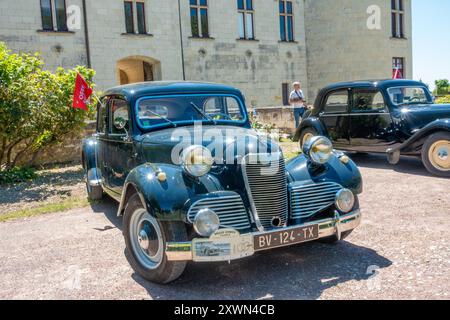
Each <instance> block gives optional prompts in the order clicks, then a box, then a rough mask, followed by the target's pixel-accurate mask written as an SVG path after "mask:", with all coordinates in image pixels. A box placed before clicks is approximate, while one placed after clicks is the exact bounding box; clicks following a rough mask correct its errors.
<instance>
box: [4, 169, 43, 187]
mask: <svg viewBox="0 0 450 320" xmlns="http://www.w3.org/2000/svg"><path fill="white" fill-rule="evenodd" d="M36 178H37V174H36V171H34V169H32V168H18V167H15V168H12V169H8V170H5V171H0V185H1V184H9V183H18V182H24V181H30V180H34V179H36Z"/></svg>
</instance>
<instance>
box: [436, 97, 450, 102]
mask: <svg viewBox="0 0 450 320" xmlns="http://www.w3.org/2000/svg"><path fill="white" fill-rule="evenodd" d="M436 103H439V104H450V95H447V96H442V97H439V98H437V99H436Z"/></svg>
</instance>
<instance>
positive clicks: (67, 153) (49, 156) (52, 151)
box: [19, 122, 95, 166]
mask: <svg viewBox="0 0 450 320" xmlns="http://www.w3.org/2000/svg"><path fill="white" fill-rule="evenodd" d="M94 132H95V122H90V123H88V124H87V127H86V129H85V130H84V131H83V132H80V133H78V134H71V135H68V136H67V137H66V139H65V140H64V141H63V142H62V143H60V144H57V145H54V146H52V147H49V148H47V149H44V150H42V151H40V152H39V155H38V157H37V159H36V160H35V162H34V165H36V166H43V165H49V164H59V163H81V143H82V140H83V138H85V137H88V136H91V135H92V134H93V133H94ZM31 156H32V155H29V156H25V157H24V158H23V159H22V160H21V161H20V163H19V165H22V164H26V163H29V161H30V159H31Z"/></svg>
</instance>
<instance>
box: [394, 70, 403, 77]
mask: <svg viewBox="0 0 450 320" xmlns="http://www.w3.org/2000/svg"><path fill="white" fill-rule="evenodd" d="M392 79H403V75H402V72H401V71H400V68H395V70H394V75H393V76H392Z"/></svg>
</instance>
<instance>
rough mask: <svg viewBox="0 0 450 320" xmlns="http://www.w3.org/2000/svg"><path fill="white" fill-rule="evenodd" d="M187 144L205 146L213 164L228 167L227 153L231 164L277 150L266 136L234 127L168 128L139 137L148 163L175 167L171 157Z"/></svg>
mask: <svg viewBox="0 0 450 320" xmlns="http://www.w3.org/2000/svg"><path fill="white" fill-rule="evenodd" d="M202 137H203V139H202ZM191 145H202V146H204V147H207V148H208V149H209V150H210V151H211V153H212V155H213V157H215V159H216V161H217V160H219V159H221V158H226V159H223V163H224V164H231V163H229V162H230V161H229V160H230V157H229V156H227V153H228V154H230V153H232V154H233V155H234V157H233V162H234V163H235V162H236V161H238V158H239V157H242V156H245V155H247V154H250V153H271V152H279V151H280V147H279V146H278V144H277V143H276V142H274V141H273V140H272V139H268V138H267V136H264V135H261V134H258V133H257V132H256V131H255V130H252V129H247V128H242V127H235V126H201V127H200V126H199V127H196V126H189V127H180V128H169V129H165V130H161V131H158V132H153V133H148V134H145V135H143V136H142V153H143V156H144V159H145V161H147V162H152V163H165V164H179V163H177V162H174V160H175V159H173V158H174V157H173V155H174V154H178V155H179V154H180V153H181V152H182V150H183V149H184V148H186V147H189V146H191ZM222 156H223V157H222ZM175 158H176V157H175ZM227 161H228V162H227ZM219 162H220V161H219Z"/></svg>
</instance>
